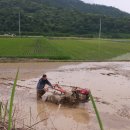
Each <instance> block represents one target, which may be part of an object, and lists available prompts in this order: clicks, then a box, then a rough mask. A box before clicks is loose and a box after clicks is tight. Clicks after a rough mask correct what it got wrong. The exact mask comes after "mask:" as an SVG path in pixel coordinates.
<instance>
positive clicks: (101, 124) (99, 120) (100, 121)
mask: <svg viewBox="0 0 130 130" xmlns="http://www.w3.org/2000/svg"><path fill="white" fill-rule="evenodd" d="M89 95H90V100H91V102H92V105H93V108H94V111H95V114H96V117H97V120H98V124H99V126H100V130H104V128H103V123H102V120H101V118H100V114H99V112H98V109H97V107H96V103H95V101H94V98H93V95H92V93H91V92H90V94H89Z"/></svg>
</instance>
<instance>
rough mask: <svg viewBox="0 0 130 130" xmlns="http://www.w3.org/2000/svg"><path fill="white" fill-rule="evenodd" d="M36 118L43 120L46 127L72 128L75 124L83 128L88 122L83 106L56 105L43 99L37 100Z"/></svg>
mask: <svg viewBox="0 0 130 130" xmlns="http://www.w3.org/2000/svg"><path fill="white" fill-rule="evenodd" d="M37 113H38V114H37V118H39V120H43V119H46V118H48V119H47V120H45V121H44V122H43V125H44V126H46V127H47V128H50V126H52V127H53V128H57V129H58V128H59V129H64V130H66V129H74V128H75V127H76V126H77V125H78V126H79V128H83V126H84V125H87V124H88V122H89V114H88V113H87V110H86V109H85V108H79V107H75V108H72V107H69V106H61V107H60V106H58V105H55V104H52V103H47V102H44V101H42V100H41V101H37Z"/></svg>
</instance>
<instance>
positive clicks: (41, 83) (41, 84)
mask: <svg viewBox="0 0 130 130" xmlns="http://www.w3.org/2000/svg"><path fill="white" fill-rule="evenodd" d="M46 84H47V85H49V86H50V87H52V88H53V86H52V84H51V83H50V82H49V81H48V80H47V79H46V80H44V79H43V78H41V79H40V80H39V82H38V84H37V90H43V88H44V87H45V85H46Z"/></svg>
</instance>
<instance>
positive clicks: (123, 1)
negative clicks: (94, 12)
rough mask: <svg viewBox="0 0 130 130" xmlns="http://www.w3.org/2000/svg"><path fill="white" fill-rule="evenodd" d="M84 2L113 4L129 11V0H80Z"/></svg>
mask: <svg viewBox="0 0 130 130" xmlns="http://www.w3.org/2000/svg"><path fill="white" fill-rule="evenodd" d="M82 1H84V2H86V3H95V4H103V5H107V6H113V7H116V8H119V9H120V10H123V11H125V12H129V13H130V0H82Z"/></svg>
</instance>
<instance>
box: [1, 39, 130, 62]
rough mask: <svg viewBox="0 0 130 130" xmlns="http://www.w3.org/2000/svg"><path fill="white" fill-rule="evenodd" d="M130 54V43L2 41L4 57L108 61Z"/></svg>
mask: <svg viewBox="0 0 130 130" xmlns="http://www.w3.org/2000/svg"><path fill="white" fill-rule="evenodd" d="M126 53H130V40H99V39H81V38H53V39H47V38H38V37H32V38H31V37H30V38H29V37H28V38H0V57H1V58H6V57H7V58H44V59H52V60H86V61H87V60H96V61H97V60H108V59H112V58H114V57H117V56H120V55H123V54H126Z"/></svg>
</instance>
